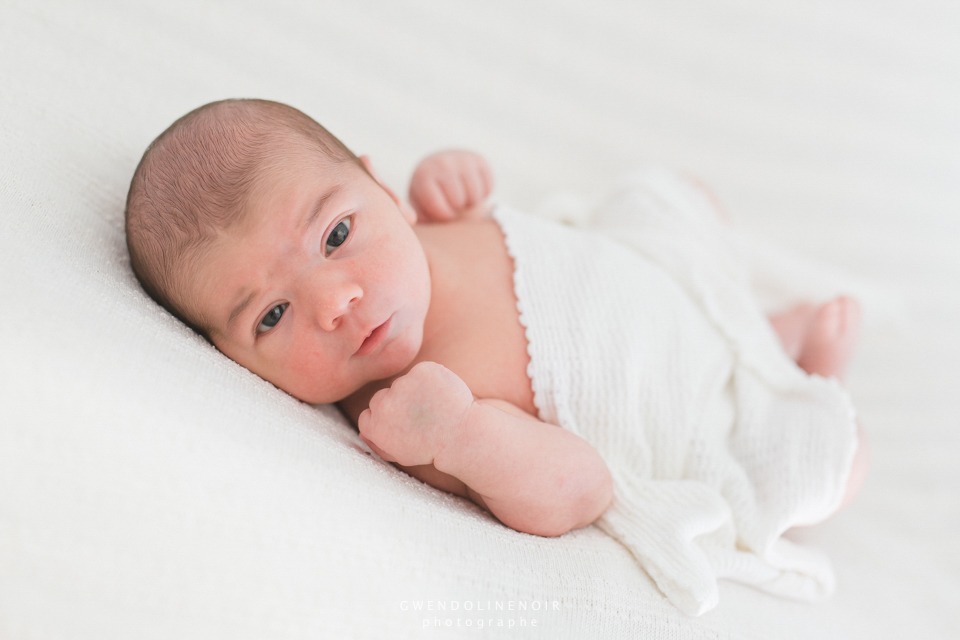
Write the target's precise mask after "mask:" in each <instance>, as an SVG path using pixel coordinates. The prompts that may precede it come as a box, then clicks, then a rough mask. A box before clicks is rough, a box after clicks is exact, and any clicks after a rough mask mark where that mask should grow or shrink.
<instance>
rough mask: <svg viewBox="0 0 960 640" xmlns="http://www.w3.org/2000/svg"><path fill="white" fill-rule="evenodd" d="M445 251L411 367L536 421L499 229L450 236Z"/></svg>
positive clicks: (483, 228)
mask: <svg viewBox="0 0 960 640" xmlns="http://www.w3.org/2000/svg"><path fill="white" fill-rule="evenodd" d="M445 247H446V248H447V249H448V251H445V252H444V257H443V269H442V274H441V270H440V269H439V268H438V269H437V273H436V274H435V275H434V279H433V291H432V296H431V307H430V312H429V314H428V318H427V322H426V325H425V326H424V347H423V350H422V351H421V353H420V355H419V356H418V358H417V359H418V360H432V361H434V362H439V363H440V364H442V365H443V366H445V367H447V368H448V369H450V370H451V371H453V372H454V373H456V374H457V375H458V376H460V378H461V379H462V380H463V381H464V382H465V383H466V384H467V386H468V387H470V390H471V391H472V392H473V394H474V395H475V396H477V397H478V398H498V399H501V400H506V401H508V402H510V403H512V404H514V405H516V406H518V407H519V408H521V409H523V410H524V411H526V412H527V413H530V414H532V415H534V416H536V415H537V409H536V407H535V405H534V404H533V391H532V388H531V384H530V378H529V377H528V376H527V365H528V363H529V361H530V358H529V356H528V354H527V338H526V335H525V333H524V328H523V326H522V325H521V324H520V320H519V313H518V311H517V299H516V297H515V295H514V288H513V262H512V260H511V259H510V256H509V255H508V254H507V251H506V247H505V245H504V242H503V236H502V234H501V232H500V230H499V227H497V226H496V224H493V223H491V224H487V225H479V226H476V227H467V228H465V229H463V230H462V232H461V233H454V234H451V237H449V238H447V239H446V244H445ZM437 266H438V267H439V266H440V265H437Z"/></svg>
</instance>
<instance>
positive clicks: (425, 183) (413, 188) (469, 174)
mask: <svg viewBox="0 0 960 640" xmlns="http://www.w3.org/2000/svg"><path fill="white" fill-rule="evenodd" d="M492 190H493V174H492V173H491V172H490V167H489V165H487V161H486V160H484V159H483V157H482V156H481V155H479V154H476V153H473V152H472V151H460V150H457V149H451V150H449V151H440V152H438V153H435V154H433V155H431V156H427V157H426V158H424V159H423V160H422V161H421V162H420V164H419V165H417V168H416V170H414V172H413V177H412V178H410V204H411V205H412V206H413V209H414V210H415V211H416V212H417V221H418V222H449V221H451V220H454V219H456V218H481V217H483V216H484V215H485V214H486V211H485V209H484V207H483V206H482V205H483V204H484V202H485V201H486V199H487V196H489V195H490V192H491V191H492Z"/></svg>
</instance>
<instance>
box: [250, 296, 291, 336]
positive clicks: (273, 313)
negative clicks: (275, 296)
mask: <svg viewBox="0 0 960 640" xmlns="http://www.w3.org/2000/svg"><path fill="white" fill-rule="evenodd" d="M288 306H290V303H289V302H284V303H283V304H278V305H277V306H275V307H274V308H273V309H270V311H267V315H265V316H263V320H261V321H260V324H258V325H257V333H263V332H265V331H269V330H270V329H273V328H274V327H275V326H277V323H278V322H280V318H281V317H283V312H284V311H286V310H287V307H288Z"/></svg>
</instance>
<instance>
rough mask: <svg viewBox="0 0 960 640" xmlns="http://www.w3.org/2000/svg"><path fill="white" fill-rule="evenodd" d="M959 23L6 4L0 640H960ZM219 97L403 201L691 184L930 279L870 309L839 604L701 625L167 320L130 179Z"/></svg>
mask: <svg viewBox="0 0 960 640" xmlns="http://www.w3.org/2000/svg"><path fill="white" fill-rule="evenodd" d="M958 18H960V15H958V12H957V7H956V5H948V4H946V3H940V2H934V1H932V0H930V1H919V2H916V1H911V2H906V1H905V0H904V1H903V2H894V3H856V2H853V1H852V0H843V1H839V2H829V3H820V4H818V3H803V4H797V5H795V6H792V5H789V4H781V3H766V2H756V1H748V2H745V3H744V2H737V3H716V2H702V3H693V4H690V3H676V2H668V1H666V0H663V1H654V2H644V3H623V2H616V1H613V0H599V1H597V2H584V3H582V4H577V3H545V4H542V3H536V2H529V3H528V2H523V3H516V2H496V1H492V2H484V3H449V2H434V1H431V0H397V1H391V2H382V3H376V2H371V3H368V2H354V1H353V0H349V1H348V0H332V1H330V2H323V3H313V2H302V1H299V0H277V1H275V2H270V3H260V4H255V3H253V4H251V3H246V4H244V3H233V2H230V3H227V2H215V1H207V0H201V1H196V0H191V1H186V0H164V1H163V2H161V1H154V0H147V1H145V2H137V3H119V2H109V1H107V0H99V1H97V0H91V1H89V2H83V3H77V2H68V1H65V0H64V1H59V0H34V1H29V2H28V1H23V2H20V1H17V0H14V1H13V2H7V3H4V6H3V9H2V10H0V78H2V87H0V223H2V224H0V317H2V318H3V323H4V324H3V331H2V333H0V637H3V638H63V637H70V638H91V639H94V638H95V639H96V640H104V639H107V638H130V637H137V638H186V637H202V638H220V637H224V638H226V637H229V638H231V639H239V638H265V637H269V638H318V637H344V638H347V637H350V638H385V637H391V638H393V637H396V638H403V637H407V638H410V637H444V638H448V637H465V638H476V637H500V636H501V635H505V636H507V637H518V638H519V637H525V638H551V639H553V638H563V637H567V638H585V637H592V638H635V637H644V636H647V637H656V638H661V639H673V638H717V637H730V638H816V639H818V640H820V639H823V638H854V637H862V638H871V640H873V639H875V638H904V637H922V638H948V637H955V635H956V629H957V628H960V621H958V619H957V614H956V612H957V611H960V553H958V546H957V544H956V532H957V531H958V530H960V503H958V501H957V498H956V496H957V495H958V494H960V465H957V464H956V460H957V459H960V429H958V428H957V416H960V395H958V394H957V393H956V389H955V387H956V385H955V381H956V380H958V379H960V337H958V336H960V334H958V332H957V331H956V328H957V327H958V326H960V294H958V291H960V287H958V286H957V283H958V282H960V258H958V256H960V218H958V216H957V211H960V192H958V188H957V185H958V181H957V180H956V175H957V164H956V160H957V155H956V151H957V149H960V131H958V129H957V127H956V114H957V113H960V86H958V85H960V75H958V74H957V73H956V68H957V64H958V60H960V52H958V49H957V42H958V40H957V38H956V34H957V33H958V30H960V26H958V24H960V20H958ZM226 97H263V98H269V99H274V100H280V101H283V102H287V103H290V104H292V105H294V106H296V107H298V108H300V109H303V110H304V111H305V112H307V113H308V114H310V115H311V116H313V117H315V118H316V119H317V120H319V121H320V122H321V123H322V124H324V125H325V126H327V127H328V128H330V130H331V131H333V132H334V133H336V134H337V135H338V136H340V137H341V138H342V139H343V140H344V141H345V142H346V143H347V144H348V145H349V146H350V147H351V148H352V149H354V150H355V151H357V152H358V153H368V154H370V155H371V156H372V158H373V161H374V164H375V166H376V167H377V168H378V169H379V170H380V172H381V174H382V175H383V177H384V178H385V179H386V180H387V182H388V183H390V184H391V185H392V186H394V187H395V188H396V189H397V190H398V191H400V192H401V193H402V191H403V187H404V185H405V184H406V180H407V179H408V177H409V174H410V172H411V170H412V168H413V166H414V165H415V163H416V162H417V160H418V158H420V157H422V156H423V155H425V154H426V153H428V152H430V151H433V150H436V149H438V148H444V147H451V146H460V147H467V148H473V149H477V150H479V151H481V152H482V153H484V154H485V155H486V156H488V157H489V159H490V161H491V164H492V166H493V167H494V171H495V175H496V179H497V184H498V187H497V189H498V194H497V199H498V200H499V201H503V202H510V203H513V204H515V205H517V206H518V207H520V208H521V209H525V210H530V209H532V208H533V207H534V205H536V204H537V203H538V201H540V200H541V199H542V198H544V197H545V196H546V195H548V194H552V193H554V192H556V191H558V190H560V189H571V190H574V191H577V192H584V193H593V192H598V191H600V190H601V189H602V188H603V187H604V185H606V184H607V182H608V181H609V179H610V176H612V175H616V174H618V173H621V172H623V171H624V170H626V169H628V168H630V167H633V166H637V165H639V164H644V163H647V162H653V163H656V164H660V165H662V164H666V165H670V166H678V167H683V168H685V169H689V170H692V171H694V172H695V173H697V174H698V175H700V176H701V177H702V178H704V179H705V181H706V182H708V183H709V184H711V185H713V186H715V187H716V188H717V190H718V191H719V193H720V195H721V197H722V198H723V199H725V200H726V201H727V203H728V206H729V209H730V210H731V212H732V213H733V216H734V218H735V220H736V224H737V227H738V228H744V229H747V230H748V231H750V232H751V233H753V234H754V235H761V236H763V237H765V238H767V239H768V240H769V241H772V243H773V246H777V247H784V248H786V249H788V250H791V251H792V252H795V253H802V254H805V255H806V256H808V257H810V258H812V259H814V260H815V261H816V262H817V263H818V264H819V263H830V264H832V265H835V266H836V267H837V268H842V269H843V270H844V271H849V272H852V273H854V274H856V275H858V276H860V277H861V278H867V279H869V280H874V281H879V282H881V283H883V284H885V285H886V286H892V287H894V288H896V289H898V290H901V291H903V292H904V295H905V296H906V300H907V302H908V303H909V305H908V306H907V307H906V308H907V309H908V310H909V311H910V313H905V314H903V316H902V317H901V319H900V325H899V326H898V325H896V324H894V323H891V322H886V321H881V320H884V317H883V314H882V313H877V312H876V309H875V307H872V306H870V305H869V304H868V305H867V309H866V311H867V321H868V324H869V326H870V327H871V328H869V330H867V331H866V332H865V333H864V335H863V343H862V347H861V349H860V351H859V352H858V354H857V357H856V360H855V361H854V363H853V367H852V369H851V372H850V375H849V378H848V383H849V387H850V391H851V395H852V397H853V399H854V401H855V403H856V406H857V410H858V412H859V415H860V417H861V419H862V421H863V423H864V426H865V428H866V431H867V434H868V438H869V439H870V441H871V444H872V445H873V447H872V450H873V466H872V469H871V474H870V476H869V478H868V480H867V484H866V486H865V488H864V492H863V494H862V496H861V498H860V500H859V501H858V502H857V503H856V504H854V505H853V507H851V508H850V509H849V510H848V511H846V512H844V513H843V514H841V515H840V516H838V517H836V518H833V519H831V520H829V521H827V522H826V523H824V524H821V525H817V526H815V527H811V528H809V529H805V530H802V531H795V532H793V533H790V534H788V535H789V536H790V537H791V539H793V540H795V541H797V542H802V543H803V544H809V545H814V546H818V547H820V548H822V549H824V551H825V552H826V553H827V554H828V555H829V556H830V557H831V558H832V559H833V561H834V567H835V570H836V585H837V588H836V592H835V594H834V595H833V596H832V597H831V598H830V599H828V600H827V601H825V602H822V603H818V604H816V605H807V604H803V603H797V602H792V601H788V600H784V599H782V598H774V597H770V596H768V595H766V594H763V593H760V592H759V591H757V590H755V589H752V588H747V587H742V586H739V585H737V584H735V583H732V582H727V581H721V582H720V586H719V594H720V604H719V605H718V606H717V607H716V608H715V609H713V610H712V611H710V612H708V613H706V614H704V615H702V616H700V617H698V618H690V617H687V616H685V615H683V614H682V613H680V612H678V611H677V610H676V608H675V607H674V606H673V605H671V604H670V603H669V602H668V601H667V600H666V599H665V598H664V597H663V596H662V595H661V594H660V592H659V590H658V589H657V587H656V585H655V584H654V583H653V582H652V581H651V580H650V579H648V578H647V577H646V575H645V574H644V573H643V572H642V571H638V570H637V567H636V562H635V560H634V559H633V557H632V556H631V555H630V553H629V552H628V551H626V550H625V549H624V548H623V547H622V546H621V545H619V544H618V543H617V542H615V541H614V540H612V539H611V538H609V537H608V536H606V535H605V534H603V533H602V532H601V531H599V530H598V529H597V528H596V527H589V528H586V529H583V530H579V531H576V532H573V533H571V534H569V535H565V536H562V537H561V538H559V539H553V540H546V539H542V538H537V537H534V536H528V535H524V534H520V533H516V532H513V531H511V530H509V529H507V528H506V527H504V526H502V525H501V524H499V523H498V522H496V521H495V520H494V519H492V518H491V517H489V516H488V515H486V514H485V513H483V512H482V511H480V510H479V509H477V508H475V507H474V506H473V505H471V504H470V503H469V502H467V501H465V500H460V499H458V498H454V497H451V496H449V495H446V494H444V493H442V492H440V491H436V490H434V489H432V488H430V487H428V486H426V485H424V484H422V483H420V482H418V481H416V480H413V479H411V478H409V477H408V476H406V475H405V474H403V473H401V472H399V471H398V470H396V469H393V468H392V467H390V466H388V465H384V464H382V463H380V462H379V461H377V460H375V459H373V458H372V457H370V456H367V455H364V453H363V452H362V447H361V446H360V445H361V444H362V443H361V442H360V441H359V440H358V439H357V437H356V435H355V433H354V432H353V431H352V430H351V429H350V428H349V427H348V426H347V424H346V422H345V421H344V420H343V418H342V417H341V416H340V415H339V414H338V413H337V412H336V411H335V410H332V409H329V408H325V409H322V410H316V409H314V408H312V407H308V406H305V405H303V404H301V403H299V402H296V401H295V400H293V399H291V398H290V397H289V396H287V395H286V394H284V393H282V392H280V391H278V390H277V389H275V388H274V387H272V386H271V385H269V384H267V383H265V382H263V381H262V380H260V379H258V378H257V377H256V376H253V375H252V374H250V373H249V372H248V371H246V370H244V369H242V368H240V367H238V366H236V365H235V364H233V363H232V362H230V361H229V360H227V359H226V358H224V357H223V356H221V355H220V354H219V353H217V352H216V351H215V350H213V349H212V348H211V347H210V346H209V345H207V344H206V343H205V342H204V341H203V340H201V339H199V338H198V337H197V336H195V335H193V334H192V333H190V332H189V331H188V330H187V329H186V328H185V327H183V326H182V325H180V324H179V323H178V322H176V321H175V320H174V319H173V318H171V317H170V316H169V315H168V314H167V313H165V312H164V311H163V310H162V309H160V308H159V307H157V306H156V305H155V304H154V303H153V302H151V301H150V300H149V299H148V298H147V297H146V296H145V295H144V294H143V292H142V291H141V290H140V289H139V287H138V286H137V284H136V281H135V280H134V278H133V276H132V274H131V272H130V269H129V266H128V263H127V258H126V249H125V246H124V238H123V229H122V212H123V205H124V196H125V194H126V190H127V186H128V184H129V180H130V177H131V175H132V173H133V170H134V167H135V166H136V163H137V161H138V160H139V158H140V155H141V154H142V153H143V150H144V149H145V148H146V146H147V144H148V143H149V142H150V141H151V140H152V139H153V138H154V137H155V136H156V135H157V134H158V133H159V132H160V131H162V130H163V129H164V128H165V127H166V126H167V125H169V124H170V123H171V122H172V121H173V120H174V119H176V118H177V117H179V116H180V115H182V114H184V113H185V112H187V111H188V110H190V109H192V108H194V107H196V106H198V105H200V104H203V103H205V102H209V101H212V100H217V99H221V98H226ZM766 246H770V245H769V244H768V245H766ZM761 257H762V256H761ZM790 264H794V265H796V264H797V263H795V262H793V263H791V262H790V261H785V262H783V263H782V264H781V266H785V267H788V266H790ZM787 271H789V269H787ZM793 273H794V275H796V271H794V272H793ZM774 275H776V274H774ZM800 280H802V281H804V282H807V280H804V279H803V278H800ZM830 286H831V287H832V286H833V284H832V283H831V285H830ZM796 291H797V292H798V293H799V292H800V291H799V289H797V290H796ZM793 297H795V296H791V295H785V296H784V295H781V297H780V299H779V300H777V301H776V302H777V303H778V304H782V303H785V302H787V301H789V299H791V298H793ZM534 602H536V603H538V608H537V609H534V608H533V605H534ZM544 602H548V603H549V604H550V607H548V608H544V607H543V606H542V605H543V603H544ZM554 602H556V603H557V604H558V608H557V609H554V608H553V603H554ZM418 603H420V608H417V606H418ZM430 603H432V608H430V607H431V605H430ZM441 603H442V604H443V605H444V607H445V608H444V609H440V608H439V605H440V604H441ZM453 603H456V606H457V609H453V607H454V604H453ZM468 603H469V606H470V609H467V604H468ZM478 603H481V604H482V609H480V608H479V606H478ZM488 603H489V605H490V607H489V609H488V608H487V607H488ZM511 603H512V604H511ZM521 605H522V606H523V608H521ZM498 607H501V608H498ZM467 612H469V613H467ZM458 618H459V626H458ZM534 618H535V619H536V620H537V626H536V627H534V626H532V621H533V619H534ZM490 619H492V620H494V623H493V625H492V628H491V626H490V625H487V626H485V627H484V628H483V629H482V630H481V631H479V632H478V630H477V626H478V620H484V624H486V621H487V620H490ZM467 620H469V621H470V623H471V627H469V628H468V627H466V626H465V625H466V621H467ZM499 620H502V621H503V623H504V625H505V627H504V632H503V633H501V632H500V631H499V630H498V629H499V628H498V627H497V621H499ZM425 622H426V628H425ZM435 622H437V623H438V624H439V625H440V628H437V625H436V624H435ZM448 623H449V625H450V626H449V627H448V626H446V625H447V624H448ZM511 623H512V624H513V627H512V629H511V627H509V626H508V625H509V624H511ZM521 624H523V625H524V626H523V627H521V626H520V625H521Z"/></svg>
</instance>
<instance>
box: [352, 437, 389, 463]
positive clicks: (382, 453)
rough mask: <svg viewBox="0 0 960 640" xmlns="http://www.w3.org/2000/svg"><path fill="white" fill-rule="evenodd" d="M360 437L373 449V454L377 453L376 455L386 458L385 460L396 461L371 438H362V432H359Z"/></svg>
mask: <svg viewBox="0 0 960 640" xmlns="http://www.w3.org/2000/svg"><path fill="white" fill-rule="evenodd" d="M360 439H361V440H363V441H364V442H366V443H367V446H368V447H370V448H371V449H373V452H374V453H375V454H377V455H378V456H380V457H381V458H383V459H384V460H386V461H387V462H396V461H397V459H396V458H394V457H393V456H391V455H390V454H389V453H387V452H386V451H384V450H383V449H381V448H380V447H378V446H377V445H376V443H374V442H373V440H368V439H366V438H364V437H363V434H360Z"/></svg>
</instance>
